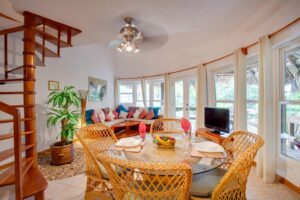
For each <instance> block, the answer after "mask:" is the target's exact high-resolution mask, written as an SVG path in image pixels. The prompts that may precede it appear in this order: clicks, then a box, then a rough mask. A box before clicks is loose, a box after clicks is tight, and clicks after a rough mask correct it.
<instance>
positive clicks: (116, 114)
mask: <svg viewBox="0 0 300 200" xmlns="http://www.w3.org/2000/svg"><path fill="white" fill-rule="evenodd" d="M113 114H114V115H115V119H118V118H119V113H118V112H117V111H116V110H114V112H113Z"/></svg>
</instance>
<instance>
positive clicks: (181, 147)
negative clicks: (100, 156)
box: [106, 134, 226, 175]
mask: <svg viewBox="0 0 300 200" xmlns="http://www.w3.org/2000/svg"><path fill="white" fill-rule="evenodd" d="M172 136H173V137H175V138H176V144H175V148H174V149H163V148H159V147H157V145H156V144H154V143H153V141H152V137H151V136H150V135H147V137H146V140H145V141H146V143H145V144H144V145H143V147H142V149H141V151H140V152H127V151H124V150H123V151H120V150H116V149H115V145H114V144H113V145H111V146H110V147H109V149H108V151H107V152H106V153H107V154H108V155H109V156H111V157H115V158H118V159H125V160H131V161H139V162H183V163H186V164H189V165H190V166H191V168H192V173H193V175H196V174H201V173H204V172H207V171H210V170H213V169H215V168H217V167H219V166H220V165H222V164H223V163H224V161H225V158H226V153H225V152H224V153H223V157H217V158H216V157H214V158H212V157H192V156H191V152H192V149H193V146H194V145H195V144H196V143H199V142H203V141H205V140H204V139H201V138H192V140H191V142H189V141H188V140H186V139H185V138H184V136H183V135H178V134H176V135H175V134H173V135H172ZM135 138H137V139H139V136H135Z"/></svg>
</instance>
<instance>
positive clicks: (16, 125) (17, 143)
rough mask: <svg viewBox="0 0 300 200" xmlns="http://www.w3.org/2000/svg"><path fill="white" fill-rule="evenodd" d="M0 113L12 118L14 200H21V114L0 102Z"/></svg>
mask: <svg viewBox="0 0 300 200" xmlns="http://www.w3.org/2000/svg"><path fill="white" fill-rule="evenodd" d="M0 111H2V112H4V113H6V114H9V115H11V116H12V117H13V136H14V157H15V194H16V196H15V198H16V200H21V199H23V186H22V185H23V174H22V163H21V161H22V160H21V159H22V153H21V114H20V111H19V109H16V108H14V107H12V106H10V105H8V104H6V103H3V102H1V101H0Z"/></svg>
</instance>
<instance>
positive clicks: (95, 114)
mask: <svg viewBox="0 0 300 200" xmlns="http://www.w3.org/2000/svg"><path fill="white" fill-rule="evenodd" d="M92 121H93V122H94V124H96V123H99V122H100V119H99V117H98V114H97V112H95V111H94V112H93V114H92Z"/></svg>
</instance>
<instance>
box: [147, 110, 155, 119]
mask: <svg viewBox="0 0 300 200" xmlns="http://www.w3.org/2000/svg"><path fill="white" fill-rule="evenodd" d="M154 116H155V115H154V112H153V110H150V111H149V112H148V113H147V115H146V117H145V119H147V120H149V119H153V118H154Z"/></svg>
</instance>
